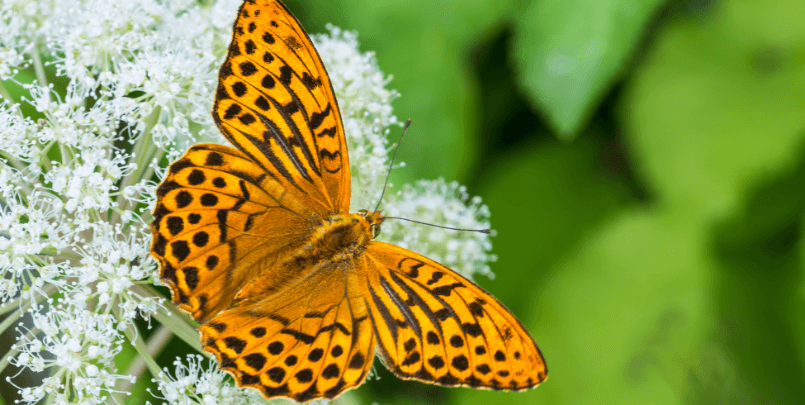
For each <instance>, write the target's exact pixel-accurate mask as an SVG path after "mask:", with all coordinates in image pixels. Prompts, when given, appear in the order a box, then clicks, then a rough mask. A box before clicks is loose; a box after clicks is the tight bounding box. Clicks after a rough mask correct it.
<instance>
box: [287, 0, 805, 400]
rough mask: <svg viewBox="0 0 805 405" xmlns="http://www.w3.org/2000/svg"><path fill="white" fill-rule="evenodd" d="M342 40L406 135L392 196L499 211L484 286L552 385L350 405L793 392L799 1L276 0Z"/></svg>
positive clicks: (802, 315) (798, 294) (801, 58)
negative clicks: (399, 193)
mask: <svg viewBox="0 0 805 405" xmlns="http://www.w3.org/2000/svg"><path fill="white" fill-rule="evenodd" d="M287 3H288V6H289V7H290V8H291V10H293V11H294V13H295V14H296V15H297V17H298V18H299V19H300V20H301V21H302V23H303V24H304V25H305V26H306V27H307V29H308V31H310V32H322V31H325V24H326V23H333V24H335V25H337V26H339V27H342V28H345V29H348V30H355V31H357V32H358V33H359V40H360V41H361V44H362V48H363V49H364V50H372V51H375V52H376V53H377V58H378V61H379V63H380V66H381V68H382V69H383V71H385V72H386V73H389V74H392V75H393V76H394V80H393V82H392V87H394V88H396V89H398V90H399V91H400V92H401V93H402V98H400V99H399V100H397V101H396V102H395V108H396V112H397V115H398V116H399V117H400V118H402V119H405V118H412V119H413V126H412V127H411V130H410V133H409V135H408V136H406V140H405V142H404V143H403V146H402V148H401V149H400V156H401V159H402V160H404V161H405V162H406V163H407V167H406V168H405V169H402V170H397V171H395V173H394V176H393V182H394V183H396V184H398V185H401V184H403V183H405V182H409V181H412V180H415V179H420V178H438V177H445V178H447V179H448V180H458V181H460V182H461V183H463V184H466V185H467V186H468V187H469V190H470V193H471V194H475V195H480V196H481V197H483V198H484V201H485V202H486V203H487V204H488V205H489V207H490V209H491V211H492V224H493V227H494V229H496V230H497V232H498V236H497V237H496V238H495V239H494V245H495V253H496V254H498V256H499V257H500V260H499V261H498V262H497V263H494V264H493V270H494V271H495V273H496V274H497V277H496V278H495V279H494V280H488V279H481V280H478V281H479V282H480V284H482V285H483V286H484V288H486V289H488V290H489V291H490V292H491V293H493V294H494V295H496V296H497V297H498V298H500V299H501V301H503V302H504V303H506V304H507V305H508V306H509V308H510V309H511V310H512V311H513V312H514V313H515V314H516V315H517V316H518V317H519V318H520V319H521V320H522V321H523V323H524V324H525V325H526V327H527V328H528V329H529V331H531V333H532V334H533V336H534V338H535V339H536V341H537V343H538V344H539V345H540V348H541V349H542V351H543V353H544V355H545V357H546V359H547V362H548V365H549V368H550V376H549V378H548V380H547V381H546V382H545V383H544V384H543V385H542V386H540V387H539V388H537V389H536V390H532V391H528V392H525V393H501V392H491V391H477V390H471V389H465V388H460V389H447V388H440V387H435V386H429V385H425V384H420V383H417V382H409V381H401V380H399V379H397V378H396V377H394V376H393V375H391V374H390V373H389V372H387V371H386V370H385V369H383V368H382V367H378V369H379V370H380V373H379V375H380V377H381V379H380V380H373V381H370V382H368V383H367V384H366V385H364V386H363V387H362V388H360V389H359V390H357V391H356V396H357V398H358V399H359V401H360V402H361V403H366V404H368V403H372V402H379V403H381V404H409V403H410V404H415V403H423V402H424V401H428V402H438V403H445V404H449V403H455V404H459V403H461V404H486V403H490V404H495V403H506V404H512V405H514V404H537V403H544V404H587V403H602V404H646V403H652V404H677V403H685V404H710V403H722V404H739V403H740V404H745V403H746V404H749V403H751V404H755V403H764V404H785V403H802V401H803V399H805V384H803V381H805V370H803V361H804V360H805V322H803V320H805V285H804V284H803V282H804V281H805V280H803V268H804V266H805V260H804V259H805V255H803V253H805V237H803V226H805V215H804V214H805V187H804V186H805V142H804V141H805V139H804V138H805V137H803V135H804V134H805V91H804V90H805V6H804V5H803V3H802V2H801V0H766V1H762V2H761V1H750V0H735V1H717V0H710V1H708V0H684V1H683V0H670V1H660V0H563V1H556V0H526V1H514V0H509V1H506V0H409V1H404V2H403V1H382V2H378V1H373V0H349V1H346V0H341V1H313V0H296V1H291V0H288V2H287Z"/></svg>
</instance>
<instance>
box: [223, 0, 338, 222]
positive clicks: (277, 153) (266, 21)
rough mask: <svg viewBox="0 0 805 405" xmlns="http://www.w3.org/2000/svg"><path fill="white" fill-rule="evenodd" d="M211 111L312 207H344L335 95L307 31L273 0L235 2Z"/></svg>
mask: <svg viewBox="0 0 805 405" xmlns="http://www.w3.org/2000/svg"><path fill="white" fill-rule="evenodd" d="M213 118H214V119H215V121H216V123H217V124H218V127H219V128H220V129H221V131H222V132H223V134H224V136H226V138H227V139H228V140H229V141H230V142H232V144H233V145H235V147H237V148H238V149H239V150H240V151H241V152H243V154H245V155H246V156H248V157H249V158H251V159H252V160H253V161H254V162H255V163H256V164H257V165H258V166H260V167H261V168H263V170H265V172H267V173H269V175H271V176H272V177H273V178H274V179H275V180H276V181H278V182H279V183H280V184H282V186H283V188H284V190H286V191H287V192H289V193H291V194H294V195H296V196H297V197H298V199H299V200H301V201H310V202H311V204H310V205H311V206H312V207H313V209H314V210H315V211H317V212H319V213H322V214H327V213H334V212H346V211H347V210H348V209H349V197H350V173H349V161H348V156H347V145H346V140H345V137H344V130H343V125H342V123H341V113H340V111H339V109H338V102H337V101H336V98H335V95H334V93H333V89H332V85H331V84H330V80H329V78H328V76H327V71H326V70H325V69H324V65H323V64H322V62H321V58H320V57H319V55H318V53H317V52H316V49H315V48H314V47H313V44H312V43H311V42H310V38H309V37H308V35H307V33H306V32H305V31H304V30H303V29H302V27H301V25H300V24H299V21H297V20H296V18H295V17H294V16H293V14H291V12H290V11H289V10H288V9H287V8H286V7H285V5H283V4H282V3H280V2H279V1H270V0H249V1H245V2H244V3H243V5H241V7H240V10H239V12H238V18H237V20H236V21H235V25H234V32H233V35H232V43H231V44H230V45H229V53H228V54H227V57H226V61H225V62H224V64H223V65H222V66H221V70H220V73H219V76H218V90H217V93H216V97H215V104H214V106H213Z"/></svg>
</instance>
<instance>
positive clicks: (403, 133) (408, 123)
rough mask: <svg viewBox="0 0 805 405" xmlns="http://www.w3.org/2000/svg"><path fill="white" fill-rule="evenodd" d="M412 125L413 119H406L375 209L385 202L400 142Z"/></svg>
mask: <svg viewBox="0 0 805 405" xmlns="http://www.w3.org/2000/svg"><path fill="white" fill-rule="evenodd" d="M410 126H411V119H410V118H409V119H408V120H407V121H405V127H404V128H403V131H402V135H400V140H399V141H397V147H396V148H394V156H392V157H391V163H390V164H389V170H388V173H386V182H385V183H384V184H383V191H382V192H380V199H378V200H377V207H375V211H377V209H378V208H380V203H381V202H383V196H384V195H386V186H388V185H389V177H390V176H391V168H392V167H393V166H394V159H396V158H397V151H398V150H400V144H401V143H402V140H403V137H404V136H405V131H407V130H408V127H410Z"/></svg>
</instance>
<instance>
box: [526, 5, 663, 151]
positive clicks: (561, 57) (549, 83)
mask: <svg viewBox="0 0 805 405" xmlns="http://www.w3.org/2000/svg"><path fill="white" fill-rule="evenodd" d="M662 3H663V0H639V1H629V0H570V1H540V0H532V1H531V2H530V3H529V4H528V5H526V6H525V7H524V8H523V9H518V10H516V11H515V14H514V22H515V24H514V26H515V35H514V36H515V42H514V49H513V58H514V62H515V66H516V69H517V71H518V72H519V76H520V77H519V79H520V82H521V83H522V86H523V88H524V89H525V90H526V92H527V93H528V95H529V96H530V98H531V100H532V102H533V105H534V106H535V107H536V108H537V109H538V110H540V111H542V113H543V114H544V116H545V117H546V118H547V119H548V121H550V123H551V125H552V126H553V127H554V129H555V131H556V132H557V134H558V136H559V137H560V138H562V139H572V138H573V137H575V136H576V134H577V133H578V131H579V129H580V128H581V127H582V126H583V125H584V124H585V121H586V118H587V117H588V115H589V113H590V111H591V110H592V109H593V107H594V106H595V104H596V103H597V102H598V101H599V100H600V99H601V98H602V97H603V95H604V93H605V92H606V91H607V90H609V86H610V85H611V84H612V83H613V82H614V80H615V79H616V78H617V77H618V76H619V75H620V74H621V73H622V68H623V66H624V62H625V61H626V60H627V58H628V56H629V54H630V53H631V52H632V50H633V49H634V48H635V45H636V44H637V42H638V41H639V40H640V37H641V36H642V34H643V28H644V27H645V25H646V22H647V21H648V20H649V18H650V17H651V16H652V15H653V14H654V10H656V9H657V7H658V6H659V5H660V4H662Z"/></svg>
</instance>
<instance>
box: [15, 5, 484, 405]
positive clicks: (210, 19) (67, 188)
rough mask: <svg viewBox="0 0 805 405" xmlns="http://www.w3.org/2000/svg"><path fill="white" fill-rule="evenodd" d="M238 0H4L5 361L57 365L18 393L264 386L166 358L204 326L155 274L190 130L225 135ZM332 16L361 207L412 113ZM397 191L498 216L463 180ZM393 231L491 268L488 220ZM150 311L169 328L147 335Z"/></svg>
mask: <svg viewBox="0 0 805 405" xmlns="http://www.w3.org/2000/svg"><path fill="white" fill-rule="evenodd" d="M239 3H240V0H218V1H207V2H199V1H195V0H180V1H166V0H42V1H36V2H31V1H26V0H0V317H2V318H0V319H2V322H0V333H3V332H4V331H7V330H13V331H16V333H17V342H16V343H15V344H14V345H13V346H12V347H10V348H8V349H6V351H5V352H4V353H2V354H0V355H2V358H0V371H2V370H3V369H4V368H5V367H7V366H8V365H11V366H14V367H17V368H19V370H20V371H19V372H20V373H31V372H33V373H38V372H46V373H47V378H44V379H41V378H40V380H36V378H33V376H32V375H30V374H29V375H28V376H21V377H19V378H16V377H15V378H11V379H9V380H8V382H7V384H9V385H10V386H14V387H17V389H18V390H17V391H18V392H17V399H18V401H20V402H21V403H26V404H34V403H39V402H40V401H45V402H47V403H56V404H72V403H76V404H78V403H80V404H99V403H108V402H110V401H111V402H118V403H120V402H122V401H123V400H124V398H125V396H126V395H127V394H128V392H127V390H128V389H129V388H130V387H131V384H132V382H133V381H135V380H137V379H138V378H139V377H140V376H141V375H143V373H144V371H145V370H146V369H147V370H149V371H150V372H151V373H152V375H153V376H155V377H154V378H155V379H154V383H155V385H154V387H155V388H156V389H157V390H158V391H159V392H154V393H153V394H154V397H155V398H157V399H158V400H159V401H165V402H169V403H172V404H238V403H255V402H261V401H262V399H261V398H259V395H256V394H255V393H254V392H252V391H251V390H242V389H240V388H237V387H234V386H233V385H232V383H231V379H229V377H227V376H226V375H225V374H223V373H221V372H220V371H218V370H217V368H216V367H215V366H214V363H211V362H209V361H203V359H202V358H201V357H198V356H196V355H191V356H188V357H187V358H186V359H185V360H184V361H181V360H178V359H177V362H175V363H174V365H173V371H172V372H171V371H170V370H168V369H167V368H163V367H162V366H160V365H158V364H157V363H156V361H155V357H156V356H155V354H156V353H157V352H159V350H161V349H162V348H163V347H164V345H165V343H166V342H167V341H168V340H169V338H170V337H171V336H178V337H180V338H182V339H184V340H185V341H186V342H188V343H190V344H191V345H192V344H194V343H193V342H195V345H196V346H197V345H198V335H197V332H196V331H195V330H194V329H193V327H192V325H191V324H190V323H188V322H185V321H184V320H181V319H180V320H171V321H170V322H167V321H166V318H167V316H168V314H169V313H171V312H172V307H171V304H169V303H166V302H165V299H164V298H163V295H162V294H160V293H159V292H158V291H157V290H156V289H155V286H159V285H161V284H160V281H159V277H158V273H157V266H156V263H155V262H154V260H153V259H152V258H151V256H150V254H149V247H150V245H151V230H150V228H149V223H150V221H151V215H150V212H151V210H152V209H153V207H154V204H155V196H154V195H155V193H154V190H155V188H156V186H157V184H158V182H159V181H160V180H161V179H162V178H163V177H164V175H165V170H166V167H167V165H168V163H169V162H170V161H172V160H174V159H175V158H177V157H178V156H180V155H181V153H183V152H184V151H185V150H186V148H187V147H188V146H189V145H191V144H193V143H197V142H199V141H204V142H219V143H225V140H224V139H223V137H221V135H220V133H219V132H218V130H217V128H216V127H215V125H214V123H213V121H212V119H211V116H210V114H209V111H210V109H211V107H212V100H213V91H214V89H215V87H216V80H217V71H218V67H219V65H220V63H221V61H222V60H223V57H224V55H225V53H226V49H227V45H228V41H229V38H230V35H231V27H232V21H233V20H234V18H235V12H236V10H237V8H238V5H239ZM329 30H330V32H329V33H328V34H323V35H315V36H313V40H314V42H315V43H316V46H317V48H318V50H319V52H320V54H321V56H322V58H323V60H324V63H325V65H326V66H327V67H328V70H329V74H330V77H331V80H332V83H333V86H334V88H335V91H336V93H337V95H338V98H339V102H340V108H341V113H342V116H343V121H344V126H345V131H346V134H347V136H348V139H347V142H348V146H349V149H350V152H349V154H350V162H351V171H352V179H353V180H352V187H353V190H352V196H353V204H354V206H355V207H358V208H365V207H368V206H371V205H372V203H375V202H376V199H377V197H378V194H379V191H380V188H381V187H382V184H383V181H384V178H385V174H386V170H387V165H388V152H389V150H388V149H389V147H388V141H387V139H386V135H387V134H388V133H389V131H390V130H392V129H399V127H400V125H399V122H398V121H397V119H396V117H395V116H394V115H393V111H392V108H391V102H392V101H393V100H394V99H395V98H396V97H398V94H397V93H396V92H395V91H393V90H389V89H387V85H388V83H389V80H390V78H389V77H388V76H386V75H384V74H383V73H382V72H381V71H380V70H379V68H378V66H377V63H376V61H375V58H374V55H373V54H371V53H361V52H360V51H359V50H358V42H357V38H356V35H355V34H354V33H349V32H344V31H341V30H339V29H337V28H334V27H330V28H329ZM388 194H389V197H388V199H387V201H386V202H385V203H384V209H385V210H386V213H388V214H390V215H395V216H405V217H410V218H413V219H417V220H424V221H428V222H432V223H436V224H446V225H450V226H457V227H468V228H486V227H488V216H489V213H488V211H487V210H486V208H485V207H484V206H482V205H481V204H480V202H479V201H478V200H477V199H469V197H468V196H467V195H466V192H465V191H464V189H463V188H461V187H459V186H458V185H455V184H447V183H444V182H441V181H437V182H421V183H418V184H417V185H415V186H412V187H405V188H404V189H403V190H402V191H400V192H399V193H396V194H394V193H388ZM447 232H451V233H450V234H449V235H448V234H447ZM383 238H385V239H384V240H386V241H389V242H392V243H396V244H399V245H402V246H404V247H410V248H413V249H415V250H418V251H419V252H420V253H423V254H425V255H427V256H430V257H433V258H434V259H436V260H439V261H442V262H443V263H444V264H446V265H448V266H451V267H453V268H456V269H457V270H459V271H461V272H462V273H464V274H465V275H471V274H473V273H480V274H490V273H489V270H488V267H487V262H489V261H491V260H494V256H492V255H490V254H489V253H488V252H489V250H490V248H491V246H490V242H489V240H488V239H487V236H486V235H482V234H476V233H461V234H456V233H452V231H444V230H437V229H428V228H421V227H420V226H418V225H416V226H408V224H406V226H403V225H402V223H395V222H392V221H390V222H387V225H384V232H383ZM152 318H153V319H152ZM136 319H145V320H147V321H148V325H149V326H150V325H152V323H153V322H154V320H156V322H158V323H159V328H158V330H157V331H156V332H153V333H151V334H150V335H149V334H148V333H144V331H142V330H139V329H138V326H137V324H135V322H134V321H135V320H136ZM146 335H147V336H150V338H149V340H148V341H147V342H146V341H145V339H144V338H143V336H146ZM124 344H126V345H128V344H131V345H133V346H134V348H135V350H136V352H137V357H135V359H134V360H131V357H130V355H129V356H128V357H126V356H124V355H125V350H122V347H123V345H124ZM121 356H123V358H125V359H128V360H125V361H123V363H124V364H126V363H130V364H128V365H126V366H125V367H127V368H126V369H125V370H118V369H117V368H116V366H115V364H119V363H120V361H121ZM18 375H19V374H18ZM4 391H6V390H4ZM7 399H8V398H7Z"/></svg>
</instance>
